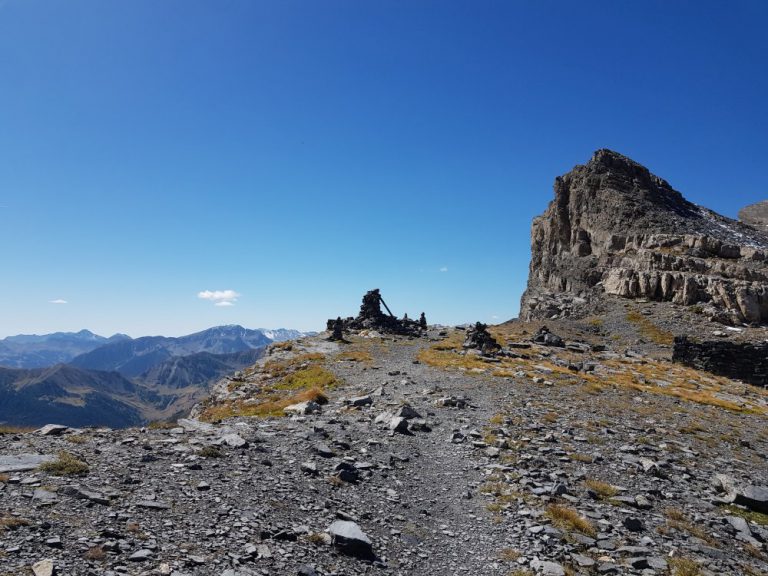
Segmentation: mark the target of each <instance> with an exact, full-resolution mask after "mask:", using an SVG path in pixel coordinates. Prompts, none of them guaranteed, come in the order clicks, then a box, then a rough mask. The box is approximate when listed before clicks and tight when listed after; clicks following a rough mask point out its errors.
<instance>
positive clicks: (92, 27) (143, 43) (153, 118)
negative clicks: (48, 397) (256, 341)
mask: <svg viewBox="0 0 768 576" xmlns="http://www.w3.org/2000/svg"><path fill="white" fill-rule="evenodd" d="M766 20H768V3H766V2H763V1H762V0H761V1H754V2H747V1H739V0H735V1H733V2H720V1H717V2H710V1H702V0H696V1H684V0H676V1H673V2H669V1H667V0H664V1H657V2H654V1H644V2H629V1H626V2H623V1H621V2H617V1H614V0H610V1H592V2H590V1H585V2H572V1H566V0H563V1H554V0H536V1H533V0H531V1H528V2H516V1H511V0H498V1H483V0H479V1H474V0H473V1H469V0H466V1H462V2H454V1H450V0H435V1H427V0H407V1H394V0H393V1H384V0H370V1H368V0H366V1H361V0H348V1H341V0H327V1H315V0H305V1H293V0H279V1H278V0H274V1H255V0H216V1H214V0H209V1H207V2H202V1H198V0H160V1H158V0H132V1H130V2H128V1H117V0H66V1H64V0H0V258H1V259H2V275H0V337H2V336H7V335H10V334H16V333H22V332H23V333H30V332H37V333H42V332H50V331H55V330H78V329H80V328H90V329H91V330H94V331H96V332H99V333H102V334H111V333H114V332H118V331H119V332H126V333H128V334H131V335H133V336H139V335H144V334H167V335H177V334H183V333H188V332H192V331H195V330H200V329H203V328H206V327H208V326H212V325H217V324H229V323H238V324H243V325H245V326H248V327H257V326H268V327H278V326H286V327H295V328H300V329H321V328H322V327H323V325H324V320H325V319H326V318H328V317H331V316H333V317H335V316H336V315H338V314H342V315H352V314H354V313H356V311H357V309H358V306H359V301H360V297H361V296H362V294H363V293H364V292H365V291H366V290H368V289H370V288H374V287H378V288H381V290H382V293H383V296H384V298H385V300H387V302H388V304H389V305H390V307H391V308H392V309H393V311H395V312H396V313H398V314H402V312H406V311H407V312H408V313H409V314H410V315H415V314H418V313H419V312H421V311H425V312H426V313H427V317H428V319H429V320H430V321H432V322H441V323H446V324H453V323H460V322H469V321H475V320H482V321H486V322H498V321H503V320H506V319H508V318H511V317H513V316H515V315H516V314H517V311H518V305H519V298H520V295H521V293H522V290H523V289H524V285H525V280H526V277H527V266H528V258H529V230H530V221H531V219H532V218H533V217H534V216H535V215H537V214H540V213H541V212H542V211H543V210H544V209H545V207H546V205H547V203H548V202H549V201H550V200H551V198H552V183H553V181H554V178H555V176H557V175H559V174H562V173H564V172H566V171H568V170H569V169H571V168H572V167H573V166H574V165H576V164H581V163H584V162H586V161H587V160H588V159H589V157H590V155H591V154H592V152H593V151H594V150H596V149H598V148H603V147H606V148H612V149H614V150H617V151H619V152H621V153H623V154H626V155H628V156H630V157H632V158H634V159H635V160H637V161H639V162H641V163H643V164H645V165H646V166H648V167H649V168H650V169H651V170H652V171H653V172H655V173H656V174H658V175H660V176H662V177H663V178H665V179H667V180H668V181H669V182H670V183H671V184H672V185H673V186H674V187H675V188H676V189H678V190H680V191H681V192H683V194H685V195H686V196H687V197H688V198H689V199H690V200H692V201H694V202H696V203H699V204H704V205H706V206H708V207H710V208H713V209H715V210H717V211H719V212H721V213H724V214H726V215H728V216H732V217H733V216H735V215H736V212H737V211H738V209H739V208H740V207H742V206H743V205H746V204H749V203H752V202H756V201H759V200H763V199H766V198H768V184H767V183H766V182H767V181H766V178H765V167H766V157H767V156H768V112H767V111H766V102H768V36H766V34H765V33H764V23H765V22H766ZM205 291H208V292H210V293H211V294H206V292H205ZM217 291H218V292H224V291H232V292H234V293H236V294H237V296H235V295H233V294H232V293H224V294H217ZM201 292H203V293H204V294H203V295H208V296H209V297H208V298H200V297H199V295H200V293H201ZM217 298H218V299H217ZM57 300H63V301H66V304H64V303H58V304H57V303H53V301H57ZM222 302H227V303H229V304H231V305H223V306H222V305H219V306H216V305H215V304H217V303H218V304H221V303H222Z"/></svg>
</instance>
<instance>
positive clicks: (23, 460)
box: [0, 454, 56, 473]
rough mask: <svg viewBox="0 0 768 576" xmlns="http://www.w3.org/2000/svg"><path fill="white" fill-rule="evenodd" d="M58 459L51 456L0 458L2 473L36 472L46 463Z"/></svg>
mask: <svg viewBox="0 0 768 576" xmlns="http://www.w3.org/2000/svg"><path fill="white" fill-rule="evenodd" d="M55 459H56V458H55V457H54V456H52V455H51V454H18V455H16V456H0V473H5V472H24V471H26V470H34V469H35V468H37V467H38V466H40V464H43V463H44V462H50V461H51V460H55Z"/></svg>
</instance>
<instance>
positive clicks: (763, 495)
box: [735, 486, 768, 514]
mask: <svg viewBox="0 0 768 576" xmlns="http://www.w3.org/2000/svg"><path fill="white" fill-rule="evenodd" d="M735 502H736V504H741V505H742V506H746V507H747V508H749V509H750V510H754V511H756V512H762V513H763V514H768V488H765V487H763V486H744V487H743V488H741V489H739V490H737V492H736V499H735Z"/></svg>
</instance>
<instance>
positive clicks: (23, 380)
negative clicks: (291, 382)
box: [0, 326, 304, 428]
mask: <svg viewBox="0 0 768 576" xmlns="http://www.w3.org/2000/svg"><path fill="white" fill-rule="evenodd" d="M265 332H266V333H267V334H269V336H268V335H267V334H265ZM303 335H304V334H302V333H301V332H298V331H296V330H287V329H282V328H281V329H278V330H249V329H247V328H243V327H242V326H217V327H214V328H209V329H208V330H203V331H201V332H196V333H194V334H189V335H187V336H181V337H178V338H172V337H166V336H145V337H142V338H136V339H131V338H130V337H128V336H124V335H119V334H117V335H115V336H113V337H111V338H103V337H102V336H97V335H96V334H93V333H92V332H89V331H87V330H83V331H81V332H78V333H57V334H48V335H44V336H36V335H31V336H26V335H25V336H13V337H10V338H6V339H4V340H0V357H3V355H5V356H6V357H11V356H13V357H14V358H15V361H17V362H20V361H21V360H20V359H21V358H22V355H23V354H25V355H26V356H24V357H25V358H27V359H29V358H31V357H32V355H34V354H37V356H35V357H36V358H37V360H38V361H40V362H42V361H44V359H45V358H46V356H45V355H44V354H39V352H40V351H41V350H45V351H47V353H48V356H47V357H54V356H55V357H60V356H61V355H66V354H67V353H69V354H71V353H72V351H73V350H76V349H77V346H78V345H80V346H81V347H82V348H84V349H85V351H84V352H83V353H82V354H79V355H77V356H74V357H70V358H68V360H69V363H68V364H67V365H62V364H56V365H53V366H50V367H47V368H35V369H11V368H2V367H0V423H7V424H15V425H24V426H38V425H42V424H45V423H50V422H56V423H60V424H67V425H71V426H85V425H106V426H110V427H113V428H119V427H124V426H131V425H135V424H139V423H142V422H146V421H149V420H158V419H168V418H173V417H176V416H179V415H182V414H185V413H186V412H187V411H188V410H189V409H190V408H191V407H192V406H193V405H194V404H195V403H196V402H198V401H200V400H201V399H202V398H204V397H205V396H206V395H207V393H208V389H209V388H210V386H211V385H212V384H213V383H214V382H216V381H217V380H219V379H220V378H222V377H224V376H226V375H228V374H232V373H233V372H236V371H237V370H241V369H243V368H245V367H247V366H251V365H252V364H254V363H255V362H256V361H257V360H258V359H259V358H261V357H262V356H263V355H264V351H265V348H266V346H267V344H269V343H270V342H272V341H273V338H274V340H280V341H282V340H286V339H290V338H298V337H301V336H303ZM86 343H87V345H86ZM57 344H58V352H56V354H58V355H59V356H56V355H55V354H54V353H53V351H54V350H56V348H55V345H57ZM45 346H47V348H44V347H45ZM14 355H15V356H14Z"/></svg>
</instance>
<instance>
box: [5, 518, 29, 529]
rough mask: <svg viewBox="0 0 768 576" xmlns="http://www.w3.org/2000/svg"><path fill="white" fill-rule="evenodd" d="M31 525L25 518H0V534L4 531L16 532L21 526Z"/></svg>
mask: <svg viewBox="0 0 768 576" xmlns="http://www.w3.org/2000/svg"><path fill="white" fill-rule="evenodd" d="M30 524H32V523H31V522H30V521H29V520H27V519H26V518H19V517H17V516H0V532H5V531H6V530H16V529H17V528H21V527H22V526H29V525H30Z"/></svg>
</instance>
